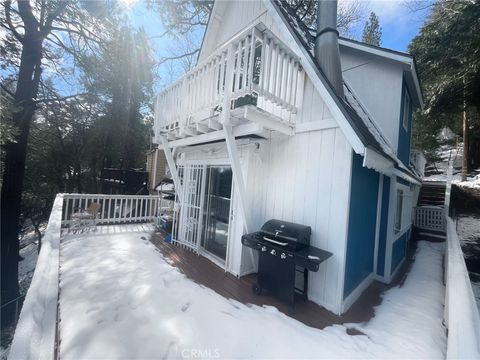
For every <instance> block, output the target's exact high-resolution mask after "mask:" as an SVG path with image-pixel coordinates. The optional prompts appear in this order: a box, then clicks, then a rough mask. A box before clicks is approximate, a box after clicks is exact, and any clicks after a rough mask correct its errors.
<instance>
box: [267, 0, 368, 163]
mask: <svg viewBox="0 0 480 360" xmlns="http://www.w3.org/2000/svg"><path fill="white" fill-rule="evenodd" d="M263 3H264V5H265V7H266V8H267V10H268V11H269V13H270V15H271V16H272V18H273V19H274V20H275V21H276V25H277V26H278V29H279V30H280V31H282V32H283V34H284V38H285V41H286V42H287V45H288V47H289V48H290V49H292V50H293V51H294V52H295V53H297V54H302V55H303V56H302V57H303V59H302V60H304V61H303V62H302V65H303V66H304V70H305V72H306V74H307V75H308V77H309V78H310V81H311V82H312V84H313V86H314V87H315V89H316V90H317V91H318V93H319V94H320V96H321V97H322V99H323V100H324V101H325V104H326V105H327V108H328V110H329V111H330V113H331V114H332V116H333V117H334V119H335V120H337V122H338V124H339V126H340V127H341V129H342V131H343V133H344V135H345V137H346V138H347V140H348V142H349V143H350V145H351V146H352V147H353V149H354V150H355V152H356V153H357V154H361V155H363V152H364V148H365V146H364V145H363V142H362V141H361V140H360V138H359V137H358V135H357V134H356V132H355V131H354V130H353V128H352V127H351V125H350V123H349V122H348V120H347V118H346V117H345V115H344V114H343V112H342V111H341V110H340V108H339V106H338V105H337V103H336V101H335V99H334V98H333V96H332V94H330V92H329V91H328V89H327V87H326V86H325V85H324V84H323V81H322V80H321V75H320V74H319V73H318V69H317V67H316V65H315V64H314V63H313V61H312V59H311V56H310V54H309V53H308V51H307V49H305V48H304V47H303V46H300V45H299V44H298V43H297V41H296V40H295V39H294V37H293V35H292V34H291V33H290V30H289V29H288V28H287V25H286V24H285V22H284V21H283V19H282V17H281V16H280V14H279V13H278V12H277V10H276V9H275V7H274V5H273V4H272V3H271V0H263Z"/></svg>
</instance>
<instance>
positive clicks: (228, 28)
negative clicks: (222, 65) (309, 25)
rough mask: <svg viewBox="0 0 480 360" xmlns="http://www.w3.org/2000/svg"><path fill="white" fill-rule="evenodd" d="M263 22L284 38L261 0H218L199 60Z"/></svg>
mask: <svg viewBox="0 0 480 360" xmlns="http://www.w3.org/2000/svg"><path fill="white" fill-rule="evenodd" d="M258 22H262V23H263V24H264V25H265V26H266V27H267V28H268V29H269V30H270V31H272V32H273V33H274V34H275V35H276V36H278V37H279V38H280V39H281V40H283V35H282V34H281V33H280V31H279V30H278V28H277V26H276V25H275V24H274V22H273V19H272V18H271V16H270V15H269V14H267V9H266V8H265V6H264V5H263V1H261V0H250V1H217V2H216V3H215V7H214V13H212V16H211V18H210V24H209V29H208V30H207V33H206V34H205V38H204V39H203V45H202V50H201V52H200V56H199V62H201V61H203V60H204V59H206V58H207V57H208V56H209V55H210V54H211V53H212V52H213V51H215V49H216V48H217V47H219V46H221V45H223V44H224V43H226V42H227V41H228V40H229V39H231V38H232V37H233V36H235V35H236V34H238V33H240V32H242V31H243V30H244V29H246V28H247V27H248V26H251V25H254V24H256V23H258Z"/></svg>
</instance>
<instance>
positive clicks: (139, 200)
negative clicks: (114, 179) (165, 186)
mask: <svg viewBox="0 0 480 360" xmlns="http://www.w3.org/2000/svg"><path fill="white" fill-rule="evenodd" d="M63 199H64V206H63V211H62V225H63V226H68V225H70V224H72V223H74V222H75V220H74V219H73V218H72V215H73V214H75V213H76V212H79V211H82V210H86V209H88V207H89V206H90V205H91V204H92V203H98V204H100V209H99V212H98V215H97V218H96V223H97V224H114V223H128V222H142V221H153V220H154V219H155V218H157V217H158V215H159V210H160V209H161V208H162V207H164V206H165V202H164V201H163V202H162V199H161V197H160V196H158V195H105V194H64V195H63Z"/></svg>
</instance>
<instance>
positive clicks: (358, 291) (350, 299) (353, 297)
mask: <svg viewBox="0 0 480 360" xmlns="http://www.w3.org/2000/svg"><path fill="white" fill-rule="evenodd" d="M373 280H375V274H374V273H370V274H369V275H368V276H367V277H366V278H365V280H363V281H362V282H361V283H360V285H358V286H357V287H356V288H355V290H353V291H352V292H351V293H350V295H348V296H347V297H346V298H345V300H343V304H342V314H343V313H345V312H347V311H348V309H350V307H351V306H352V305H353V304H354V303H355V301H357V300H358V298H359V297H360V296H361V295H362V294H363V292H364V291H365V290H366V289H367V288H368V287H369V286H370V284H371V283H372V282H373Z"/></svg>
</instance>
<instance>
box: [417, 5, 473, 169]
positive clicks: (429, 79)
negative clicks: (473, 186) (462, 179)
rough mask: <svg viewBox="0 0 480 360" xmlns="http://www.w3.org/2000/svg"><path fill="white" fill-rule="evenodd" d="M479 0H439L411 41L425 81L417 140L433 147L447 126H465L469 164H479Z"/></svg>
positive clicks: (458, 129)
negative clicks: (465, 122)
mask: <svg viewBox="0 0 480 360" xmlns="http://www.w3.org/2000/svg"><path fill="white" fill-rule="evenodd" d="M479 19H480V1H478V0H475V1H447V0H440V1H437V2H436V3H435V4H433V6H432V9H431V14H430V17H429V18H428V20H427V21H426V22H425V25H424V26H423V27H422V29H421V31H420V33H419V35H418V36H416V37H415V38H414V39H413V40H412V42H411V44H410V45H409V51H410V52H411V53H412V54H413V55H414V56H415V60H416V65H417V70H418V72H419V75H420V79H421V80H422V85H423V90H424V98H425V111H424V112H419V113H416V114H415V117H414V123H413V131H414V135H413V140H414V144H415V145H416V146H417V147H420V148H427V149H428V150H430V151H432V149H435V148H436V147H437V146H438V140H437V139H436V135H437V134H438V132H439V131H440V129H442V128H443V127H444V126H448V127H449V128H450V129H452V130H453V131H454V132H455V133H456V134H457V135H459V136H463V134H462V121H463V111H464V110H465V111H466V115H467V117H468V119H469V125H468V129H467V133H469V134H468V139H469V140H470V144H469V146H468V152H467V154H466V155H467V156H468V155H469V158H470V161H469V167H470V168H471V169H473V168H475V167H477V166H479V165H480V119H479V115H478V114H479V113H480V20H479Z"/></svg>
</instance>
